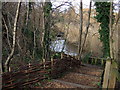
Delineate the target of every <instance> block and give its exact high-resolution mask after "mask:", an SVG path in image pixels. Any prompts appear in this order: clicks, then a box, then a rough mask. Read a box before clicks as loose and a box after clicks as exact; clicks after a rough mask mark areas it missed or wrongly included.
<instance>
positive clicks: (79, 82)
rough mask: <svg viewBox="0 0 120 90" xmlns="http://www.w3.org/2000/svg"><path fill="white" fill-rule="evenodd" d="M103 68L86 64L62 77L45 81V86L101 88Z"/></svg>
mask: <svg viewBox="0 0 120 90" xmlns="http://www.w3.org/2000/svg"><path fill="white" fill-rule="evenodd" d="M102 74H103V68H102V67H98V66H94V65H88V64H84V65H81V66H80V67H76V68H74V69H72V70H71V71H69V72H67V73H65V74H64V75H63V76H62V77H60V78H57V79H53V80H51V81H49V82H44V83H43V85H42V87H43V88H81V89H86V88H100V87H101V76H102Z"/></svg>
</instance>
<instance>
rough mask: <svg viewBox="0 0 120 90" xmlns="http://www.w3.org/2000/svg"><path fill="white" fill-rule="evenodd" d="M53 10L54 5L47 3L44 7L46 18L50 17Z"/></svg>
mask: <svg viewBox="0 0 120 90" xmlns="http://www.w3.org/2000/svg"><path fill="white" fill-rule="evenodd" d="M51 10H52V3H51V2H46V3H45V6H44V15H45V17H48V16H49V15H50V11H51Z"/></svg>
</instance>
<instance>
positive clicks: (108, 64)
mask: <svg viewBox="0 0 120 90" xmlns="http://www.w3.org/2000/svg"><path fill="white" fill-rule="evenodd" d="M110 67H111V61H110V60H106V65H105V72H104V78H103V85H102V88H103V89H104V88H107V87H108V81H109V74H110Z"/></svg>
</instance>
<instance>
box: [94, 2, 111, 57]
mask: <svg viewBox="0 0 120 90" xmlns="http://www.w3.org/2000/svg"><path fill="white" fill-rule="evenodd" d="M95 6H96V8H95V9H96V12H97V15H96V16H95V18H96V19H97V22H99V23H100V29H99V34H100V40H101V42H102V44H103V57H110V44H109V42H110V40H109V34H110V33H109V31H110V30H109V23H110V19H109V15H110V2H95ZM112 14H113V13H112Z"/></svg>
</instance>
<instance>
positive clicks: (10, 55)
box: [5, 0, 21, 71]
mask: <svg viewBox="0 0 120 90" xmlns="http://www.w3.org/2000/svg"><path fill="white" fill-rule="evenodd" d="M20 6H21V0H19V2H18V6H17V10H16V15H15V21H14V28H13V44H12V50H11V53H10V54H9V56H8V57H7V60H6V62H5V70H6V71H9V65H10V61H11V57H12V56H13V54H14V50H15V43H16V29H17V22H18V16H19V11H20Z"/></svg>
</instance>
